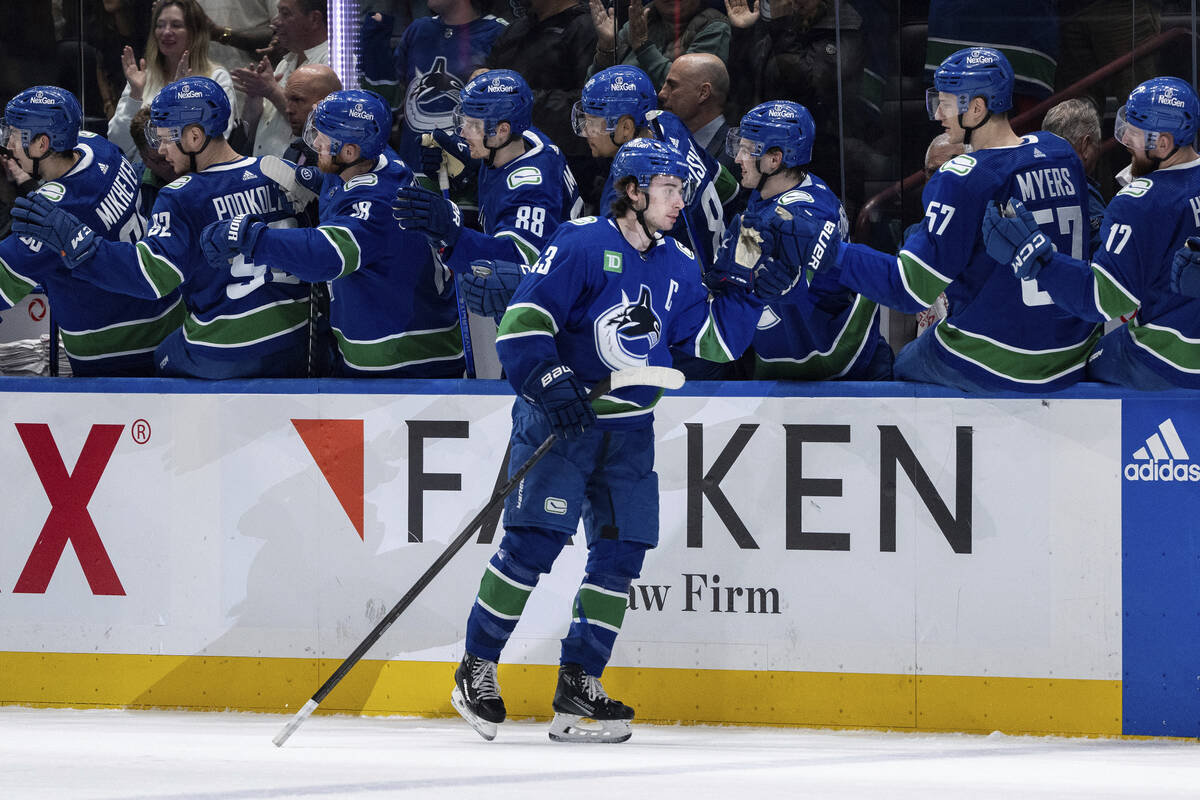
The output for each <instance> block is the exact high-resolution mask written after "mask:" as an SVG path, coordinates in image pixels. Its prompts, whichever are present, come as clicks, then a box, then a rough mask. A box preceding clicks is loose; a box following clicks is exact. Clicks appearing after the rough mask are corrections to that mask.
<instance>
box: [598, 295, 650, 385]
mask: <svg viewBox="0 0 1200 800" xmlns="http://www.w3.org/2000/svg"><path fill="white" fill-rule="evenodd" d="M595 333H596V353H597V355H599V356H600V360H601V361H603V362H604V365H605V366H607V367H608V368H609V369H611V370H614V371H615V370H619V369H625V368H627V367H646V366H649V365H650V351H651V350H653V349H654V346H655V345H656V344H658V340H659V338H660V337H661V336H662V320H661V319H659V317H658V314H656V313H655V312H654V298H653V297H652V296H651V294H650V289H649V288H647V287H646V285H645V284H642V288H641V292H640V293H639V294H638V299H637V302H636V303H635V302H632V301H630V299H629V295H627V294H625V292H624V291H622V292H621V302H620V303H617V304H616V305H615V306H612V307H611V308H609V309H607V310H606V311H604V312H603V313H602V314H600V316H598V317H597V318H596V323H595Z"/></svg>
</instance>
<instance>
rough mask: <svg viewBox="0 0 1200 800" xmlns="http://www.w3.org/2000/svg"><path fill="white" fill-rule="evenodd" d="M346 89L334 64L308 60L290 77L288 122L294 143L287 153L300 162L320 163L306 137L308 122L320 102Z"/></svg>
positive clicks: (296, 161)
mask: <svg viewBox="0 0 1200 800" xmlns="http://www.w3.org/2000/svg"><path fill="white" fill-rule="evenodd" d="M341 90H342V82H341V80H339V79H338V76H337V73H336V72H334V71H333V68H332V67H329V66H326V65H325V64H305V65H304V66H302V67H299V68H298V69H297V70H296V71H295V72H293V73H292V76H291V77H290V78H288V82H287V90H286V91H285V92H284V101H285V105H286V108H287V119H288V124H290V125H291V126H292V136H293V137H294V138H293V139H292V143H291V144H289V145H288V148H287V150H284V151H283V157H284V158H286V159H287V160H288V161H291V162H292V163H293V164H296V165H297V166H305V165H311V164H316V163H317V154H316V152H314V151H313V149H312V148H311V147H309V146H308V144H307V143H306V142H305V141H304V124H305V123H306V122H308V115H309V114H311V113H312V110H313V109H314V108H316V106H317V103H319V102H321V101H322V100H324V99H325V97H326V96H327V95H329V94H332V93H333V92H340V91H341Z"/></svg>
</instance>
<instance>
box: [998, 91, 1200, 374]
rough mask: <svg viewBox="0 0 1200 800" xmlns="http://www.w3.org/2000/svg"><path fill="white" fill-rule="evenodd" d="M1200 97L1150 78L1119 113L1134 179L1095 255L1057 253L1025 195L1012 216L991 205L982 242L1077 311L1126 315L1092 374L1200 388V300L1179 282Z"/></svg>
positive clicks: (1196, 173)
mask: <svg viewBox="0 0 1200 800" xmlns="http://www.w3.org/2000/svg"><path fill="white" fill-rule="evenodd" d="M1198 126H1200V99H1198V98H1197V97H1196V92H1195V91H1194V90H1193V89H1192V87H1191V86H1190V85H1189V84H1188V83H1186V82H1185V81H1182V80H1180V79H1179V78H1153V79H1151V80H1148V81H1146V82H1145V83H1143V84H1141V85H1140V86H1138V87H1137V88H1136V89H1134V90H1133V92H1131V93H1130V95H1129V99H1128V100H1127V101H1126V103H1125V106H1124V107H1123V108H1122V109H1121V110H1120V111H1118V112H1117V122H1116V131H1115V136H1116V139H1117V141H1119V142H1121V144H1123V145H1124V146H1125V148H1126V149H1127V150H1129V152H1130V154H1131V156H1132V168H1133V169H1132V172H1133V175H1134V180H1133V181H1132V182H1131V183H1130V184H1129V185H1128V186H1126V187H1125V188H1124V189H1122V190H1121V191H1120V192H1118V193H1117V196H1116V197H1114V198H1113V200H1112V202H1111V203H1110V204H1109V206H1108V208H1107V210H1106V211H1105V214H1104V222H1103V223H1102V224H1101V227H1100V241H1101V246H1100V247H1099V248H1098V249H1097V250H1096V252H1095V253H1094V254H1093V255H1092V261H1091V262H1090V263H1088V262H1087V261H1081V260H1080V259H1079V258H1078V257H1077V256H1076V257H1072V256H1071V255H1068V254H1067V253H1065V252H1062V251H1061V250H1059V251H1058V252H1055V251H1054V249H1053V247H1052V246H1051V244H1050V242H1049V241H1048V240H1047V238H1046V236H1045V235H1044V234H1043V233H1042V231H1041V229H1040V228H1038V227H1037V224H1036V217H1035V215H1034V214H1031V213H1030V212H1029V210H1028V209H1027V208H1026V207H1025V206H1026V205H1027V204H1025V203H1023V202H1022V201H1021V200H1020V199H1014V200H1013V202H1012V207H1013V213H1014V215H1013V216H1005V212H1004V210H1002V209H1001V208H1000V207H998V206H997V205H995V204H993V205H992V206H991V207H989V208H988V211H987V216H986V217H985V219H984V222H983V241H984V244H985V245H986V247H987V248H988V252H989V253H990V254H991V255H992V257H993V258H995V259H996V260H997V261H999V262H1001V263H1002V264H1011V265H1012V268H1013V271H1014V272H1015V273H1016V275H1017V277H1019V278H1022V279H1023V280H1025V281H1027V282H1032V281H1036V282H1037V285H1038V286H1039V287H1041V289H1042V290H1043V291H1045V292H1047V293H1049V295H1050V297H1051V298H1052V299H1053V300H1054V302H1055V303H1056V304H1057V305H1058V306H1059V307H1060V308H1062V309H1064V310H1065V311H1067V312H1069V313H1071V314H1073V315H1075V316H1077V317H1079V318H1080V319H1084V320H1088V321H1093V322H1100V321H1104V320H1116V319H1119V320H1122V321H1127V322H1128V324H1127V325H1124V326H1122V327H1119V328H1117V329H1115V330H1113V331H1111V332H1110V333H1109V334H1108V335H1106V336H1105V337H1104V338H1103V339H1101V340H1100V344H1099V346H1097V348H1096V351H1095V352H1094V353H1093V354H1092V357H1091V359H1090V360H1089V361H1088V365H1087V376H1088V378H1089V379H1091V380H1098V381H1105V382H1106V383H1117V384H1121V385H1124V386H1129V387H1131V388H1134V389H1170V388H1175V387H1180V386H1182V387H1187V388H1192V389H1195V388H1198V387H1200V300H1196V299H1194V298H1191V297H1186V296H1184V295H1182V294H1179V293H1177V292H1178V290H1179V281H1178V278H1177V277H1176V278H1175V281H1174V288H1172V261H1173V260H1174V257H1175V251H1176V248H1178V247H1179V246H1180V245H1182V244H1184V242H1185V241H1186V240H1187V239H1188V237H1192V236H1196V235H1197V234H1200V156H1198V155H1197V153H1196V149H1195V140H1196V131H1197V127H1198Z"/></svg>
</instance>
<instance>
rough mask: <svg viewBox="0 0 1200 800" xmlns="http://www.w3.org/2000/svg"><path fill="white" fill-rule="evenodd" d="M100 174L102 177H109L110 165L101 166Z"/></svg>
mask: <svg viewBox="0 0 1200 800" xmlns="http://www.w3.org/2000/svg"><path fill="white" fill-rule="evenodd" d="M100 174H101V175H107V174H108V164H101V165H100Z"/></svg>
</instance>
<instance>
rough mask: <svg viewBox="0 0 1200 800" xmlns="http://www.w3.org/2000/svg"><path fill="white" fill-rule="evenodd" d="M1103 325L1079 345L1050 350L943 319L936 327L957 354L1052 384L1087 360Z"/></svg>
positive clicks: (995, 370)
mask: <svg viewBox="0 0 1200 800" xmlns="http://www.w3.org/2000/svg"><path fill="white" fill-rule="evenodd" d="M1103 333H1104V328H1103V326H1100V325H1097V326H1096V327H1095V328H1094V329H1093V330H1092V333H1091V335H1090V336H1088V337H1087V338H1086V339H1084V340H1083V341H1082V342H1079V343H1078V344H1074V345H1069V346H1067V347H1058V348H1052V349H1048V350H1025V349H1022V348H1019V347H1013V346H1011V345H1007V344H1004V343H1003V342H999V341H996V340H995V339H991V338H989V337H986V336H981V335H979V334H975V333H967V332H966V331H963V330H960V329H959V328H956V327H954V325H952V324H950V322H949V321H948V320H943V321H942V322H941V323H939V324H938V325H937V327H935V328H934V334H935V335H936V336H937V338H938V341H939V342H940V343H941V344H942V346H943V347H945V348H946V349H947V350H949V351H950V352H951V353H953V354H954V355H956V356H958V357H959V358H962V359H965V360H967V361H970V362H971V363H972V364H975V365H976V366H978V367H982V368H983V369H985V370H987V371H988V372H990V373H992V374H993V375H999V376H1001V377H1003V378H1007V379H1009V380H1011V381H1016V382H1017V383H1049V382H1050V381H1053V380H1055V379H1057V378H1061V377H1062V376H1063V375H1066V374H1068V373H1070V372H1073V371H1074V370H1077V369H1081V368H1082V367H1083V365H1084V364H1085V363H1086V362H1087V357H1088V354H1089V353H1090V352H1091V351H1092V348H1093V347H1094V346H1095V344H1096V342H1098V341H1099V340H1100V336H1101V335H1102V334H1103Z"/></svg>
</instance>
